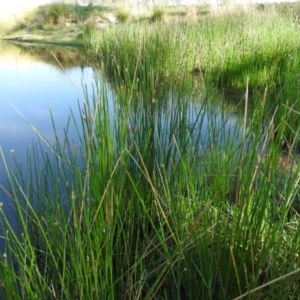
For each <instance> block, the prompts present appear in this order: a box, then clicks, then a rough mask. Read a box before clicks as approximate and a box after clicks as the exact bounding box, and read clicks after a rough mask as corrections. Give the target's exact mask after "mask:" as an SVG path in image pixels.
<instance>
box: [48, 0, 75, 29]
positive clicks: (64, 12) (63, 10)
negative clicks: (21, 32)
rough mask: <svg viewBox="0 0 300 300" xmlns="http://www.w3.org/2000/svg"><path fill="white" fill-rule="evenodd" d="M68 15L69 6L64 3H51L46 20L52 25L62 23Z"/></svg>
mask: <svg viewBox="0 0 300 300" xmlns="http://www.w3.org/2000/svg"><path fill="white" fill-rule="evenodd" d="M69 16H70V7H69V6H68V5H67V4H65V3H63V2H62V3H52V4H50V5H49V7H48V10H47V15H46V17H47V20H48V21H50V23H52V24H54V25H58V24H60V23H62V22H63V21H64V20H65V19H67V18H68V17H69Z"/></svg>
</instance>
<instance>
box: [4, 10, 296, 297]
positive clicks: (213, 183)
mask: <svg viewBox="0 0 300 300" xmlns="http://www.w3.org/2000/svg"><path fill="white" fill-rule="evenodd" d="M297 5H298V4H295V6H294V7H295V10H293V11H290V10H289V9H286V8H285V7H286V6H281V9H280V10H278V8H276V7H274V6H270V7H267V6H256V7H252V8H249V9H248V10H247V11H244V10H243V9H241V8H238V9H237V10H231V9H229V7H227V8H224V10H219V11H214V12H208V11H207V8H205V10H204V8H201V9H202V10H200V9H199V11H205V12H207V13H205V14H204V13H203V15H202V14H200V15H198V13H197V12H196V13H193V14H192V15H193V17H190V19H188V18H185V16H186V14H184V17H181V18H180V19H175V18H174V16H173V17H172V20H171V19H170V18H171V17H170V16H172V14H173V15H174V13H172V14H170V13H169V17H170V18H169V19H168V13H167V11H165V13H163V14H161V13H158V12H156V17H153V16H150V17H149V18H146V19H144V18H143V19H141V22H140V23H138V24H137V23H136V20H135V21H132V22H129V21H128V19H127V23H122V24H114V25H113V26H107V27H106V28H104V29H102V30H99V29H97V27H96V26H95V27H94V25H91V24H89V25H88V30H86V28H85V29H84V30H83V33H81V37H82V40H81V42H82V41H84V44H85V47H86V50H87V52H88V54H89V55H90V56H93V57H94V58H95V60H98V61H99V62H101V63H102V64H103V66H104V67H103V69H102V70H101V72H102V74H101V81H100V79H99V80H96V81H95V83H94V84H95V86H94V92H93V94H92V95H89V94H88V93H87V92H86V93H85V102H84V104H82V103H79V109H80V111H81V112H82V118H81V120H75V119H74V118H73V115H72V113H71V117H70V120H69V123H68V124H70V122H74V123H75V124H76V126H77V128H78V136H79V139H80V144H79V145H72V142H71V141H70V140H69V139H68V126H67V127H66V131H65V140H64V141H58V142H57V144H54V145H49V147H50V149H51V150H52V151H51V154H49V153H44V152H42V151H40V148H39V144H36V145H34V147H33V151H32V152H31V153H28V166H27V168H28V170H27V173H26V174H30V176H26V175H24V171H23V170H22V169H21V168H20V167H19V166H18V163H17V162H16V167H17V171H16V172H12V171H10V167H9V166H6V171H7V175H8V184H7V186H6V187H5V188H3V186H2V189H4V191H5V193H6V194H7V195H9V197H10V199H11V202H10V204H11V208H12V210H13V212H14V214H15V218H16V219H17V220H18V226H19V230H18V231H16V230H15V229H14V228H13V227H12V224H11V223H10V220H9V219H8V217H7V214H6V212H7V211H8V209H9V208H7V207H5V205H4V206H2V213H3V214H2V219H1V220H2V223H3V229H5V230H3V237H2V238H4V239H5V245H6V250H5V253H3V254H2V257H1V259H0V261H1V265H2V266H1V268H0V280H1V282H0V283H1V284H0V287H1V289H0V291H1V293H2V295H3V296H4V297H5V298H7V299H9V298H12V299H33V298H37V299H243V298H245V299H298V297H299V296H298V295H299V294H300V290H299V289H300V287H299V280H300V260H299V249H300V224H299V220H300V219H299V217H300V216H299V212H300V204H299V201H300V200H299V188H298V184H299V180H300V177H299V176H300V175H299V174H300V169H299V164H298V161H297V144H298V133H299V130H298V128H299V123H298V120H297V119H298V118H297V116H298V112H299V111H300V109H299V108H300V107H298V105H299V104H298V94H297V84H298V70H299V53H298V48H299V45H298V43H299V42H298V41H297V36H298V33H299V26H298V20H297V18H296V8H297V7H298V6H297ZM68 7H69V6H68ZM283 8H284V9H283ZM78 9H82V10H83V11H84V10H85V9H91V8H80V7H79V8H78ZM199 11H198V12H199ZM190 14H191V11H190ZM175 15H176V13H175ZM161 16H163V17H162V18H161ZM190 16H191V15H190ZM68 17H69V16H68ZM51 20H53V19H51ZM51 22H52V21H51ZM162 25H163V26H162ZM53 26H54V27H55V26H62V25H61V24H60V22H58V21H57V24H53ZM55 28H56V27H55ZM42 30H44V29H42ZM108 83H110V84H112V86H113V87H114V90H115V93H114V99H111V98H110V96H109V95H108V92H107V89H106V88H107V86H108ZM228 95H231V98H232V99H233V100H232V102H231V107H234V110H237V111H242V114H241V117H239V118H236V117H235V116H233V115H232V114H230V113H228V111H227V110H226V109H225V108H224V107H225V105H224V103H220V102H219V103H218V102H216V101H214V99H215V98H218V99H220V98H221V99H222V100H223V101H225V99H227V97H228ZM216 108H218V109H219V111H220V112H221V113H220V114H219V115H218V116H216ZM53 124H54V125H53V129H54V134H56V129H55V120H54V121H53ZM283 142H284V145H285V146H286V147H287V149H286V150H287V153H286V155H287V157H288V159H289V161H290V163H289V164H288V165H287V166H286V168H284V169H283V168H281V165H280V164H281V161H280V160H281V158H282V150H283V149H282V146H283V145H282V144H283ZM0 152H1V149H0ZM2 159H3V161H4V162H5V157H3V155H2Z"/></svg>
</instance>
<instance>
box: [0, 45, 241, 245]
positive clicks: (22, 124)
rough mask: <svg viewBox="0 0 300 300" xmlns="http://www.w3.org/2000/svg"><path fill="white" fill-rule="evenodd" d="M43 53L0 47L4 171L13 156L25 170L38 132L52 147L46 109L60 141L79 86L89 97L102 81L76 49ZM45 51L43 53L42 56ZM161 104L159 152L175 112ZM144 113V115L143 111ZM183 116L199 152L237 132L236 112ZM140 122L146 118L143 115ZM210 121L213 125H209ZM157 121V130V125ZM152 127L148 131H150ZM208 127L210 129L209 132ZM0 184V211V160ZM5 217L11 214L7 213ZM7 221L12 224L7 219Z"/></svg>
mask: <svg viewBox="0 0 300 300" xmlns="http://www.w3.org/2000/svg"><path fill="white" fill-rule="evenodd" d="M48 50H49V49H48ZM48 50H46V49H45V50H44V52H43V51H42V52H40V51H35V50H34V49H33V48H31V47H30V46H29V47H27V49H26V47H25V48H24V45H23V46H21V47H20V46H18V45H14V44H0V79H1V80H0V107H1V109H0V146H1V148H2V151H3V154H4V156H5V158H6V160H7V163H8V165H9V168H12V169H14V162H13V158H12V157H15V159H16V161H17V162H18V163H19V164H20V165H21V166H22V167H23V168H24V170H25V166H26V163H27V158H28V150H30V147H31V145H32V142H33V141H37V139H38V133H40V134H41V135H42V136H43V139H46V140H47V141H49V143H55V141H56V136H55V134H54V131H53V124H52V119H51V115H50V110H51V113H52V115H53V119H54V123H55V127H56V131H57V132H56V133H57V137H58V139H59V140H63V139H64V138H65V135H64V128H65V126H66V124H67V122H68V118H69V115H70V110H72V112H73V116H74V119H75V120H78V121H79V120H80V110H79V108H78V104H79V105H83V102H84V93H83V85H86V87H87V90H88V93H91V90H92V86H93V83H95V80H98V81H99V80H100V82H101V77H100V78H99V76H98V75H96V74H98V73H99V72H98V71H97V67H96V66H95V64H93V63H92V62H91V61H89V59H88V58H87V57H85V56H84V55H82V54H80V53H79V52H78V50H74V49H69V50H68V51H67V52H65V50H64V51H63V50H55V49H52V50H50V51H48ZM47 51H48V54H46V52H47ZM40 53H44V54H45V55H41V54H40ZM66 53H67V54H66ZM62 63H63V65H62ZM106 90H107V95H108V98H107V99H108V101H109V102H110V104H109V107H110V111H111V112H110V113H111V114H112V115H111V119H112V120H111V126H113V124H114V123H113V119H114V116H113V115H114V110H115V108H114V104H113V103H114V92H113V90H112V89H111V85H109V84H106ZM170 98H171V96H170ZM166 102H167V105H162V106H157V107H156V108H155V109H156V111H155V113H154V115H153V118H152V122H149V123H151V124H152V125H153V126H154V127H155V129H154V132H155V133H156V134H157V136H164V137H163V140H162V141H160V143H161V145H163V146H164V147H168V144H169V142H170V139H169V137H170V135H169V134H168V133H166V132H165V128H168V126H167V124H168V123H170V122H174V120H172V111H174V110H175V109H176V103H174V99H166ZM121 109H122V108H121ZM139 111H140V112H141V110H139ZM144 113H145V114H147V111H145V112H144ZM184 114H185V115H184V116H183V117H182V120H185V125H184V126H186V128H185V129H186V130H189V126H191V125H190V124H192V126H193V129H194V132H196V133H195V134H197V135H198V136H199V139H200V143H201V144H202V146H203V148H202V150H203V149H204V150H205V149H206V147H207V145H208V144H209V143H210V139H211V138H212V136H213V138H214V139H215V140H216V141H217V143H218V144H220V145H221V144H225V140H224V134H223V133H224V132H225V137H226V142H228V141H229V139H230V137H232V138H233V139H235V138H236V134H237V131H239V130H240V129H239V127H238V126H236V125H237V122H238V120H237V117H236V114H235V113H233V112H232V111H230V110H229V111H228V112H226V113H224V111H221V110H219V109H217V108H213V109H210V110H209V111H205V110H203V106H201V101H200V102H199V103H198V104H197V103H194V102H191V104H190V106H189V107H187V109H186V110H185V113H184ZM200 115H201V117H199V116H200ZM142 117H143V113H141V114H140V115H138V116H136V115H134V110H133V112H132V114H131V117H130V120H129V123H130V124H131V126H132V127H133V126H135V125H136V122H139V118H142ZM144 117H145V118H146V119H147V115H146V116H144ZM212 119H213V120H214V121H213V123H212V122H211V121H210V120H212ZM159 120H160V123H159V126H158V124H156V123H157V122H158V121H159ZM179 123H180V124H181V125H182V124H183V123H182V122H179ZM179 123H178V124H179ZM72 124H73V123H71V125H70V127H69V129H68V138H69V140H70V141H71V142H72V143H73V144H74V145H75V144H78V143H79V137H78V133H77V131H76V128H75V126H74V125H72ZM151 124H150V125H149V126H152V125H151ZM211 124H214V126H215V127H214V128H212V127H211ZM141 134H143V132H142V133H141ZM41 144H42V149H43V151H48V152H50V148H49V146H48V145H47V143H45V142H43V141H42V143H41ZM0 184H1V186H2V188H1V190H2V191H1V192H2V197H1V199H2V201H1V202H3V207H7V206H8V205H7V204H8V201H9V199H8V197H7V194H6V193H5V192H4V191H3V187H4V188H5V187H6V186H7V175H6V172H5V168H4V164H3V161H2V159H1V160H0ZM6 198H7V200H5V199H6ZM6 212H7V213H8V214H10V212H9V210H6ZM11 218H12V220H13V216H12V215H11ZM1 235H2V233H1ZM2 247H3V244H2Z"/></svg>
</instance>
